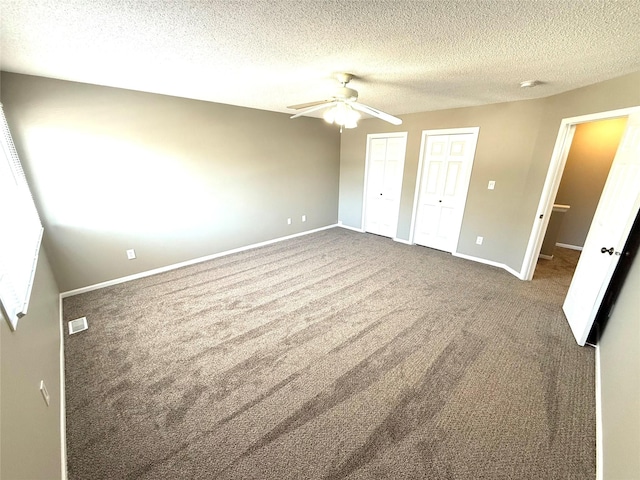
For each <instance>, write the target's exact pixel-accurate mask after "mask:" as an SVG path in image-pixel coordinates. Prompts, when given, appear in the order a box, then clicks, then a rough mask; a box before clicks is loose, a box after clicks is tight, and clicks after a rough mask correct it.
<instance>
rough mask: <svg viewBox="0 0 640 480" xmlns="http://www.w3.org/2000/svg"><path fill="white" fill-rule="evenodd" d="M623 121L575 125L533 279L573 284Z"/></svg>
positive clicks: (600, 121) (601, 121) (605, 120)
mask: <svg viewBox="0 0 640 480" xmlns="http://www.w3.org/2000/svg"><path fill="white" fill-rule="evenodd" d="M626 123H627V117H626V116H624V117H616V118H607V119H602V120H594V121H592V122H585V123H580V124H578V125H576V126H575V130H574V134H573V138H572V141H571V145H570V148H569V151H568V154H567V159H566V163H565V167H564V170H563V172H562V177H561V181H560V185H559V187H558V192H557V194H556V196H555V199H554V201H553V209H552V212H551V218H550V219H549V223H548V226H547V230H546V233H545V235H544V239H543V242H542V247H541V251H540V255H539V258H538V260H537V262H536V266H535V271H534V278H537V277H540V276H544V277H545V278H547V277H552V278H555V279H558V280H559V279H562V281H563V283H564V282H566V281H567V279H568V281H569V282H570V281H571V277H572V276H573V272H574V271H575V268H576V265H577V264H578V260H579V258H580V253H581V251H582V247H583V246H584V242H585V240H586V238H587V233H588V232H589V229H590V227H591V223H592V222H593V217H594V215H595V211H596V208H597V206H598V202H599V200H600V195H601V194H602V190H603V188H604V185H605V182H606V181H607V177H608V175H609V171H610V169H611V164H612V163H613V159H614V158H615V155H616V152H617V150H618V145H619V144H620V141H621V139H622V135H623V133H624V130H625V127H626ZM568 286H569V285H568V283H567V288H568Z"/></svg>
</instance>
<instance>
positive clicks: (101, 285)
mask: <svg viewBox="0 0 640 480" xmlns="http://www.w3.org/2000/svg"><path fill="white" fill-rule="evenodd" d="M337 226H338V224H337V223H334V224H331V225H327V226H326V227H320V228H316V229H313V230H307V231H304V232H300V233H294V234H293V235H287V236H286V237H279V238H274V239H272V240H266V241H264V242H260V243H253V244H251V245H246V246H244V247H239V248H234V249H232V250H226V251H224V252H219V253H214V254H212V255H206V256H204V257H198V258H194V259H192V260H186V261H184V262H180V263H174V264H172V265H167V266H166V267H160V268H154V269H153V270H147V271H145V272H140V273H135V274H133V275H128V276H126V277H121V278H116V279H113V280H107V281H106V282H101V283H96V284H95V285H89V286H87V287H82V288H76V289H75V290H69V291H66V292H62V293H61V294H60V298H67V297H71V296H73V295H79V294H81V293H87V292H91V291H93V290H99V289H101V288H105V287H111V286H113V285H118V284H120V283H125V282H129V281H131V280H138V279H139V278H144V277H150V276H152V275H156V274H158V273H164V272H169V271H171V270H175V269H177V268H182V267H187V266H189V265H194V264H196V263H202V262H206V261H207V260H213V259H214V258H220V257H224V256H227V255H231V254H233V253H239V252H244V251H246V250H251V249H254V248H258V247H264V246H265V245H271V244H272V243H277V242H282V241H284V240H290V239H292V238H296V237H302V236H304V235H309V234H310V233H316V232H320V231H322V230H328V229H330V228H335V227H337Z"/></svg>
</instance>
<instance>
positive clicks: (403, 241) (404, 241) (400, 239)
mask: <svg viewBox="0 0 640 480" xmlns="http://www.w3.org/2000/svg"><path fill="white" fill-rule="evenodd" d="M393 241H394V242H398V243H404V244H405V245H413V243H411V242H410V241H409V240H405V239H404V238H398V237H393Z"/></svg>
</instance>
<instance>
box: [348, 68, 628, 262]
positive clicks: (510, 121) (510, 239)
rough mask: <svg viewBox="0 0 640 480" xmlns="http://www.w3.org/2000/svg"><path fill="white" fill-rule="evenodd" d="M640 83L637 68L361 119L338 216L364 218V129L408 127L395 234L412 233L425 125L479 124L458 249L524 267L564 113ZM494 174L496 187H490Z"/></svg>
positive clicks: (607, 103)
mask: <svg viewBox="0 0 640 480" xmlns="http://www.w3.org/2000/svg"><path fill="white" fill-rule="evenodd" d="M638 84H640V72H637V73H634V74H631V75H626V76H624V77H620V78H617V79H614V80H610V81H607V82H602V83H599V84H595V85H592V86H589V87H584V88H581V89H578V90H573V91H570V92H567V93H563V94H561V95H556V96H553V97H548V98H543V99H539V100H529V101H521V102H511V103H502V104H496V105H487V106H481V107H471V108H460V109H454V110H442V111H435V112H425V113H418V114H410V115H402V119H403V121H404V123H403V124H402V125H400V126H398V127H394V126H391V125H389V124H386V123H384V122H381V121H379V120H365V121H362V122H361V123H360V126H359V127H358V128H357V129H355V130H347V131H345V133H343V135H342V144H341V165H340V206H339V212H338V218H339V220H341V221H342V222H343V223H344V224H346V225H349V226H352V227H357V228H360V226H361V218H362V192H363V185H364V167H365V148H366V136H367V134H369V133H384V132H393V131H407V132H408V138H407V154H406V160H405V170H404V180H403V191H402V199H401V206H400V220H399V225H398V232H397V236H398V237H399V238H401V239H404V240H408V239H409V234H410V231H409V230H410V224H411V216H412V208H413V198H414V192H415V184H416V174H417V166H418V156H419V151H420V140H421V131H422V130H431V129H444V128H459V127H473V126H478V127H480V134H479V137H478V146H477V150H476V159H475V162H474V166H473V171H472V174H471V181H470V186H469V193H468V197H467V204H466V208H465V213H464V218H463V222H462V230H461V234H460V240H459V244H458V251H459V252H460V253H463V254H467V255H471V256H474V257H479V258H482V259H486V260H491V261H495V262H498V263H503V264H505V265H507V266H509V267H511V268H512V269H514V270H516V271H520V270H521V268H522V261H523V259H524V254H525V251H526V247H527V243H528V240H529V236H530V234H531V230H532V227H533V224H534V222H535V221H536V218H537V211H536V210H537V207H538V202H539V200H540V194H541V192H542V187H543V185H544V181H545V178H546V174H547V170H548V168H549V162H550V160H551V154H552V151H553V147H554V144H555V140H556V137H557V135H558V130H559V128H560V122H561V120H562V119H563V118H569V117H573V116H578V115H585V114H589V113H595V112H601V111H606V110H614V109H618V108H624V107H630V106H635V105H640V88H638ZM541 88H544V87H541ZM489 180H495V181H496V188H495V190H487V182H488V181H489ZM478 235H481V236H483V237H484V243H483V245H476V244H475V239H476V236H478Z"/></svg>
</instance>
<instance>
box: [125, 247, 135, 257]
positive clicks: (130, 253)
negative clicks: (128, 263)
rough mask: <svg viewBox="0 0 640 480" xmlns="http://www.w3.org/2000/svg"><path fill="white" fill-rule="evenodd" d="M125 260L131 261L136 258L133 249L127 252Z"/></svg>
mask: <svg viewBox="0 0 640 480" xmlns="http://www.w3.org/2000/svg"><path fill="white" fill-rule="evenodd" d="M127 258H128V259H129V260H133V259H134V258H136V251H135V250H134V249H133V248H130V249H129V250H127Z"/></svg>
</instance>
